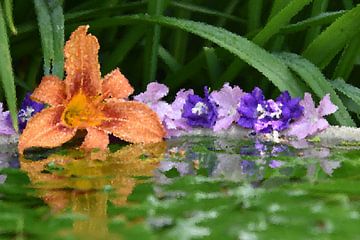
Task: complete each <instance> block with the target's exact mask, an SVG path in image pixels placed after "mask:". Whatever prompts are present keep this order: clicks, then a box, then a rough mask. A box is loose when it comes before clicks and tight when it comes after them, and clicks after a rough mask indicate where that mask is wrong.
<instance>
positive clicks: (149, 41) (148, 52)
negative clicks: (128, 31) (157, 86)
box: [143, 0, 164, 87]
mask: <svg viewBox="0 0 360 240" xmlns="http://www.w3.org/2000/svg"><path fill="white" fill-rule="evenodd" d="M163 5H164V1H163V0H153V1H149V2H148V13H149V15H152V16H160V15H161V14H162V11H163V8H164V6H163ZM160 31H161V28H160V26H158V25H155V26H152V27H151V28H150V29H148V31H147V35H146V43H145V53H144V56H145V58H144V81H143V84H144V86H143V87H145V86H146V85H147V84H148V83H149V82H153V81H155V78H156V71H157V63H158V52H159V43H160Z"/></svg>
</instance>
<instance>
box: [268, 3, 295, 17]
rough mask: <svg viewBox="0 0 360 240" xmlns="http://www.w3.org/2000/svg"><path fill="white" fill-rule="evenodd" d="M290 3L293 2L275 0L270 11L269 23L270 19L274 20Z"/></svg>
mask: <svg viewBox="0 0 360 240" xmlns="http://www.w3.org/2000/svg"><path fill="white" fill-rule="evenodd" d="M290 1H291V0H274V2H273V4H272V6H271V11H270V15H269V18H268V21H270V19H272V18H273V17H274V16H275V15H276V14H278V12H280V11H281V9H283V8H284V7H286V5H288V4H289V3H290Z"/></svg>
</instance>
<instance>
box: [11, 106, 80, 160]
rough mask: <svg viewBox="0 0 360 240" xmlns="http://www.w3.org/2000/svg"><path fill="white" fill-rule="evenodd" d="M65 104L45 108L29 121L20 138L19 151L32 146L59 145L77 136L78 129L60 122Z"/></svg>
mask: <svg viewBox="0 0 360 240" xmlns="http://www.w3.org/2000/svg"><path fill="white" fill-rule="evenodd" d="M64 108H65V107H64V106H57V107H51V108H47V109H44V110H43V111H41V112H40V113H38V114H36V115H35V116H34V117H33V118H31V119H30V121H29V122H28V124H27V126H26V128H25V130H24V131H23V133H22V135H21V136H20V139H19V145H18V149H19V153H20V154H22V153H23V152H24V150H25V149H26V148H30V147H48V148H51V147H57V146H60V145H61V144H63V143H65V142H67V141H69V140H70V139H71V138H73V137H74V136H75V133H76V129H75V128H74V129H70V128H67V127H65V126H64V125H62V124H61V123H60V119H61V114H62V112H63V111H64Z"/></svg>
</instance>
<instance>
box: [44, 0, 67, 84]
mask: <svg viewBox="0 0 360 240" xmlns="http://www.w3.org/2000/svg"><path fill="white" fill-rule="evenodd" d="M48 3H49V9H50V16H51V23H52V29H53V39H54V41H53V44H54V46H53V49H54V59H53V61H52V72H51V73H52V74H53V75H56V76H58V77H59V78H60V79H63V77H64V14H63V10H62V6H61V4H60V2H59V0H48Z"/></svg>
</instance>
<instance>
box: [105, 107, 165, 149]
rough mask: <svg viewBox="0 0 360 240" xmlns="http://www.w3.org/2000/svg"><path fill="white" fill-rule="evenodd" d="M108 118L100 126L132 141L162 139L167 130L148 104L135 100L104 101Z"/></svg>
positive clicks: (155, 140)
mask: <svg viewBox="0 0 360 240" xmlns="http://www.w3.org/2000/svg"><path fill="white" fill-rule="evenodd" d="M103 114H104V115H105V118H106V120H104V121H103V123H102V124H101V125H100V126H99V128H101V129H103V130H105V131H108V132H111V133H113V134H114V135H115V136H116V137H118V138H121V139H123V140H125V141H128V142H132V143H154V142H160V141H162V139H163V137H164V136H165V130H164V128H163V126H162V124H161V123H160V120H159V117H158V116H157V115H156V113H155V112H154V111H152V110H151V109H150V108H149V107H148V106H147V105H146V104H144V103H140V102H133V101H110V102H107V103H104V108H103Z"/></svg>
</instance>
